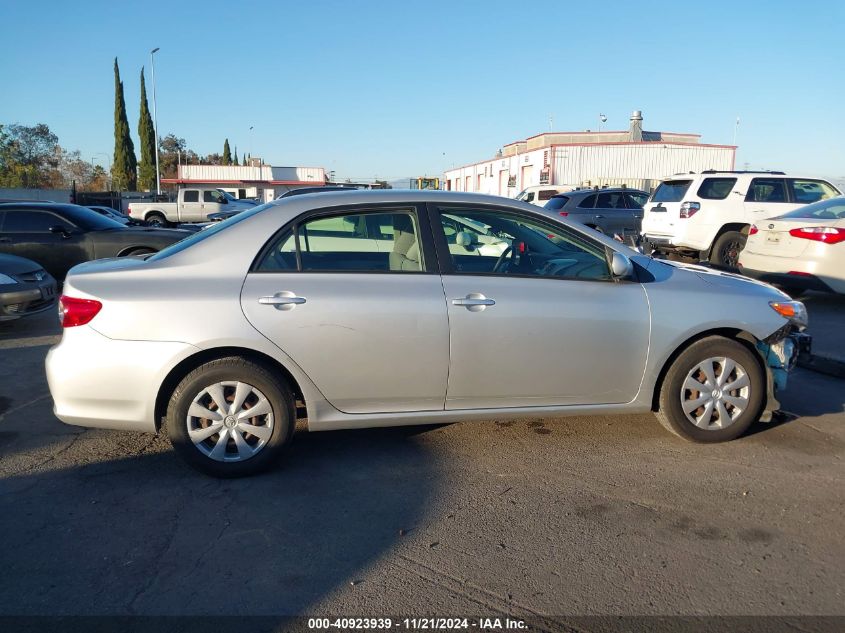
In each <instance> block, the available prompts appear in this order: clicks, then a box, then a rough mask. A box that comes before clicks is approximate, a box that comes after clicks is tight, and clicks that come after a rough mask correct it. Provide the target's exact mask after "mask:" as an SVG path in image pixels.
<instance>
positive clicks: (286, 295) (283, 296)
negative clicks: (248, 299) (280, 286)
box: [258, 290, 305, 310]
mask: <svg viewBox="0 0 845 633" xmlns="http://www.w3.org/2000/svg"><path fill="white" fill-rule="evenodd" d="M258 303H260V304H261V305H267V306H273V307H275V308H276V310H293V309H294V308H295V307H296V306H298V305H301V304H303V303H305V297H297V296H296V295H295V294H293V293H292V292H290V291H289V290H284V291H282V292H277V293H276V294H274V295H272V296H270V297H259V298H258Z"/></svg>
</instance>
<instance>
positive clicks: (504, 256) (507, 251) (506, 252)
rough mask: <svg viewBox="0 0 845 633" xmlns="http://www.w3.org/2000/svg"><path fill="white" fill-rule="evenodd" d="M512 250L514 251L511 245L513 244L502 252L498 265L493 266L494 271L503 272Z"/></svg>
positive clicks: (497, 261)
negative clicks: (502, 269)
mask: <svg viewBox="0 0 845 633" xmlns="http://www.w3.org/2000/svg"><path fill="white" fill-rule="evenodd" d="M512 251H513V247H511V246H508V247H507V248H506V249H505V250H504V251H502V254H501V255H499V259H497V260H496V265H495V266H493V272H494V273H499V272H502V271H501V268H502V266H503V265H504V263H505V261H506V260H507V258H508V255H510V254H511V252H512Z"/></svg>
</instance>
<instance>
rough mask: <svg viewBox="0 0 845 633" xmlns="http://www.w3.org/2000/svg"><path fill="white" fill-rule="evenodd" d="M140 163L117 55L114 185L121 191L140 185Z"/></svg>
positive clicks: (115, 63)
mask: <svg viewBox="0 0 845 633" xmlns="http://www.w3.org/2000/svg"><path fill="white" fill-rule="evenodd" d="M137 169H138V164H137V160H136V159H135V146H134V145H133V144H132V136H131V135H130V134H129V120H128V119H127V118H126V102H125V101H124V100H123V82H122V81H120V68H118V66H117V57H115V58H114V160H113V161H112V168H111V174H112V180H113V182H114V187H115V188H116V189H118V190H121V191H134V190H135V189H136V188H137V186H138V171H137Z"/></svg>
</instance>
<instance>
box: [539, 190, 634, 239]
mask: <svg viewBox="0 0 845 633" xmlns="http://www.w3.org/2000/svg"><path fill="white" fill-rule="evenodd" d="M647 200H648V194H647V193H646V192H645V191H640V190H638V189H627V188H619V189H598V190H596V189H576V190H575V191H570V192H567V193H562V194H559V195H556V196H554V197H553V198H552V199H551V200H549V201H548V202H547V203H546V206H545V207H543V208H545V209H547V210H549V211H555V212H557V213H558V215H561V216H563V217H565V218H569V219H570V220H574V221H576V222H580V223H581V224H586V225H587V226H589V227H591V228H594V229H596V230H598V231H601V232H602V233H605V234H607V235H609V236H611V237H613V236H618V237H620V238H623V239H624V238H625V237H628V236H631V237H633V236H637V235H639V234H640V225H641V223H642V219H643V205H644V204H645V202H646V201H647Z"/></svg>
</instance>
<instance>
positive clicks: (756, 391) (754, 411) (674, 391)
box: [656, 336, 766, 443]
mask: <svg viewBox="0 0 845 633" xmlns="http://www.w3.org/2000/svg"><path fill="white" fill-rule="evenodd" d="M710 358H727V359H730V360H732V361H734V362H735V363H737V364H738V365H739V366H741V367H742V368H743V369H744V370H745V374H746V375H747V377H748V382H749V393H747V396H746V398H747V406H746V407H745V408H744V410H742V413H741V414H739V415H738V417H737V418H736V419H735V420H734V421H733V422H731V423H730V424H728V425H727V426H725V427H724V428H718V426H715V425H714V426H712V427H711V428H701V427H700V426H697V425H696V424H694V423H693V422H692V421H691V420H689V419H688V418H687V414H686V413H685V412H684V409H683V405H682V398H688V399H689V400H694V399H696V398H697V397H706V395H705V392H695V391H692V392H690V391H689V390H685V389H684V383H685V382H686V379H687V375H688V374H689V373H690V372H691V371H692V370H693V369H694V368H696V366H698V365H699V364H700V363H702V362H705V361H706V360H707V359H710ZM731 375H734V374H731ZM717 377H718V376H717ZM729 378H730V377H729ZM765 392H766V379H765V375H764V373H763V368H762V367H761V365H760V360H759V359H758V357H757V355H756V354H754V352H752V351H751V350H749V349H748V348H747V347H745V346H744V345H743V344H742V343H740V342H738V341H735V340H732V339H728V338H724V337H722V336H709V337H707V338H704V339H701V340H698V341H696V342H695V343H693V344H692V345H690V346H689V347H688V348H687V349H685V350H684V351H683V352H681V354H680V355H679V356H678V357H677V358H676V359H675V361H674V362H673V363H672V365H671V366H670V367H669V370H668V371H667V372H666V376H665V377H664V379H663V384H662V385H661V388H660V397H659V404H658V410H657V413H656V415H657V419H658V420H659V421H660V423H661V424H662V425H663V426H664V427H665V428H666V429H667V430H669V431H671V432H672V433H674V434H675V435H677V436H678V437H681V438H683V439H685V440H688V441H690V442H701V443H713V442H727V441H729V440H732V439H735V438H737V437H739V436H740V435H742V434H743V433H745V431H746V430H747V429H748V427H749V426H751V425H752V424H753V423H754V422H756V421H757V420H759V418H760V414H761V413H762V410H763V403H764V399H765ZM731 393H732V394H733V395H737V394H738V392H736V391H734V392H731ZM696 394H698V395H697V396H696ZM704 409H705V407H704V406H702V407H701V408H700V409H696V410H695V411H693V412H692V413H691V415H693V416H694V417H698V416H695V413H697V412H702V414H701V416H700V417H702V418H703V417H704V415H706V413H705V412H704V411H702V410H704ZM731 410H733V408H732V405H731ZM714 415H717V414H714Z"/></svg>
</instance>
